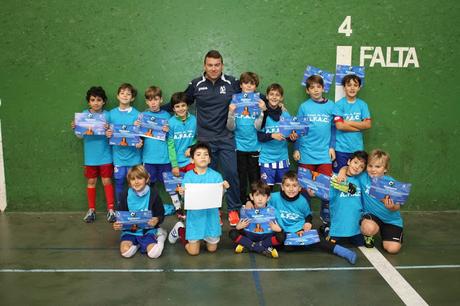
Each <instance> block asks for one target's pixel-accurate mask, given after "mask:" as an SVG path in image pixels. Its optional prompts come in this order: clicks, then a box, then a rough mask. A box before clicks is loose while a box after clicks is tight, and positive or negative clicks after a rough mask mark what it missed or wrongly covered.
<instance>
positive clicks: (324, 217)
mask: <svg viewBox="0 0 460 306" xmlns="http://www.w3.org/2000/svg"><path fill="white" fill-rule="evenodd" d="M319 218H320V219H321V221H323V223H324V224H326V225H329V223H330V222H331V218H330V215H329V204H326V203H321V208H320V211H319Z"/></svg>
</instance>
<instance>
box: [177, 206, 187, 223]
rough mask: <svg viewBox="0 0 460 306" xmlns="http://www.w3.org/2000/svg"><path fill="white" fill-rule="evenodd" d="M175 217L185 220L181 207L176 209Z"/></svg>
mask: <svg viewBox="0 0 460 306" xmlns="http://www.w3.org/2000/svg"><path fill="white" fill-rule="evenodd" d="M176 217H177V219H179V220H181V221H185V211H184V210H183V209H182V208H179V209H177V210H176Z"/></svg>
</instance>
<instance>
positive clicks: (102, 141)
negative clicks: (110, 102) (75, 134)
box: [72, 86, 115, 223]
mask: <svg viewBox="0 0 460 306" xmlns="http://www.w3.org/2000/svg"><path fill="white" fill-rule="evenodd" d="M86 101H87V102H88V106H89V109H87V110H86V109H85V110H84V111H83V113H92V114H96V113H102V114H104V116H105V118H106V120H107V119H108V118H107V117H108V112H107V111H105V110H104V109H103V107H104V105H105V103H106V102H107V95H106V94H105V91H104V89H103V88H102V87H100V86H97V87H96V86H93V87H91V88H90V89H89V90H88V91H87V92H86ZM72 128H73V129H75V122H74V121H72ZM83 152H84V158H85V177H86V178H87V180H88V181H87V185H86V193H87V197H88V212H87V213H86V215H85V216H84V218H83V220H84V221H85V222H87V223H91V222H94V221H95V220H96V183H97V178H98V176H100V177H101V180H102V185H104V193H105V199H106V202H107V221H108V222H114V221H115V213H114V211H113V205H114V197H113V185H112V174H113V165H112V152H111V151H110V146H109V143H108V141H107V137H105V136H104V135H84V136H83Z"/></svg>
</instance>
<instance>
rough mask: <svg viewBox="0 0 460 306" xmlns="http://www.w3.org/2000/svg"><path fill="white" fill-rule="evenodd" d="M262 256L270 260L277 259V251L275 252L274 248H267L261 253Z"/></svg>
mask: <svg viewBox="0 0 460 306" xmlns="http://www.w3.org/2000/svg"><path fill="white" fill-rule="evenodd" d="M262 254H264V255H265V256H267V257H270V258H278V257H279V255H278V251H277V250H276V249H275V248H273V247H268V248H266V249H265V250H264V251H263V252H262Z"/></svg>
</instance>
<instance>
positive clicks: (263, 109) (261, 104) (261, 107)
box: [259, 99, 267, 112]
mask: <svg viewBox="0 0 460 306" xmlns="http://www.w3.org/2000/svg"><path fill="white" fill-rule="evenodd" d="M259 108H260V110H261V111H262V112H265V111H266V110H267V105H265V102H264V100H262V99H260V100H259Z"/></svg>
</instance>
